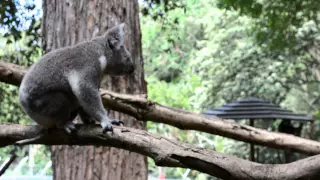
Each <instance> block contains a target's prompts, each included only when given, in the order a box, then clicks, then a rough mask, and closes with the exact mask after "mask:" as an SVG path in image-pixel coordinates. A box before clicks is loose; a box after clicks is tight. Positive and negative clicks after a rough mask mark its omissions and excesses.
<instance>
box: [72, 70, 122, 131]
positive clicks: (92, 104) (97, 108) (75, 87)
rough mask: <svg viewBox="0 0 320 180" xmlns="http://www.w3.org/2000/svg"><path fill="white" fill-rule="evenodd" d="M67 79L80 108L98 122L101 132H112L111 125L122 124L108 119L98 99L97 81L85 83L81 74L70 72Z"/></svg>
mask: <svg viewBox="0 0 320 180" xmlns="http://www.w3.org/2000/svg"><path fill="white" fill-rule="evenodd" d="M86 78H89V77H86ZM68 79H69V83H70V86H71V89H72V91H73V93H74V95H75V96H76V97H77V99H78V102H79V104H80V106H81V108H82V109H83V110H84V112H85V113H86V114H87V115H88V116H90V117H91V118H93V119H95V120H97V121H99V122H100V124H101V126H102V128H103V132H106V131H113V128H112V124H114V125H120V124H121V123H122V122H121V121H119V120H111V119H109V118H108V114H107V112H106V110H105V109H104V107H103V104H102V100H101V97H100V93H99V84H98V81H96V82H94V81H85V80H83V78H82V75H81V73H78V72H72V73H71V74H70V75H69V77H68ZM92 79H94V78H92Z"/></svg>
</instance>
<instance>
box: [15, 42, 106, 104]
mask: <svg viewBox="0 0 320 180" xmlns="http://www.w3.org/2000/svg"><path fill="white" fill-rule="evenodd" d="M94 52H95V50H94V49H93V48H91V49H90V42H86V43H82V44H80V45H77V46H70V47H66V48H62V49H57V50H53V51H51V52H49V53H47V54H45V55H44V56H42V57H41V58H40V59H39V61H38V62H37V63H35V64H34V65H32V66H31V67H30V69H29V71H28V72H27V74H26V75H25V77H24V78H23V80H22V83H21V87H20V94H21V95H23V96H25V98H28V99H32V98H33V97H36V96H39V95H42V94H43V93H46V92H49V91H61V92H65V93H71V88H70V85H69V82H68V79H67V75H68V73H70V72H71V71H74V70H75V71H83V73H85V70H86V69H89V70H88V71H97V70H98V69H99V68H100V67H99V61H97V60H94V59H95V56H98V55H95V53H94ZM90 57H92V58H90ZM90 69H93V70H90Z"/></svg>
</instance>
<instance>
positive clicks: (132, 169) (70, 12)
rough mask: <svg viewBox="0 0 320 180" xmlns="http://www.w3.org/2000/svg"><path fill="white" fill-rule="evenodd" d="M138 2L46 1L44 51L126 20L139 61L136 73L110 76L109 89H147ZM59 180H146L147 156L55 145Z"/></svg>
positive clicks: (129, 40)
mask: <svg viewBox="0 0 320 180" xmlns="http://www.w3.org/2000/svg"><path fill="white" fill-rule="evenodd" d="M138 13H139V12H138V3H137V1H135V0H134V1H133V0H66V1H51V0H44V1H43V22H42V23H43V24H42V32H43V44H44V50H45V52H49V51H51V50H53V49H57V48H62V47H64V46H69V45H74V44H76V43H79V42H81V41H84V40H89V39H91V38H92V37H94V36H96V35H97V34H98V33H103V32H105V31H106V30H107V29H108V28H110V27H112V26H114V25H116V24H119V23H120V22H125V23H126V29H125V31H126V39H125V43H126V47H127V48H128V50H129V52H130V53H131V55H132V58H133V60H134V63H135V65H136V71H135V73H134V75H131V76H126V77H120V78H118V77H113V78H112V77H108V78H107V81H106V84H105V85H104V86H103V87H104V88H107V89H110V90H112V91H116V92H121V93H146V87H145V84H144V80H143V77H144V76H143V61H142V56H141V34H140V24H139V15H138ZM109 115H110V117H111V118H116V119H119V120H123V121H124V122H125V124H126V126H131V127H135V128H142V129H144V128H145V123H144V122H142V121H136V120H135V119H134V118H132V117H129V116H127V115H123V114H120V113H116V112H109ZM51 153H52V162H53V168H54V171H53V172H54V179H56V180H60V179H61V180H62V179H63V180H64V179H68V180H78V179H90V180H91V179H110V180H127V179H128V178H129V179H137V180H140V179H141V180H145V179H147V161H146V158H145V157H144V156H141V155H138V154H135V153H131V152H128V151H124V150H119V149H115V148H109V147H95V146H88V147H84V146H53V147H52V148H51Z"/></svg>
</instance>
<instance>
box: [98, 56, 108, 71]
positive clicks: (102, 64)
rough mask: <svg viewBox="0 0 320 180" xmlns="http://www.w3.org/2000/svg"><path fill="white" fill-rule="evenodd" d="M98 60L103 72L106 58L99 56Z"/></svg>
mask: <svg viewBox="0 0 320 180" xmlns="http://www.w3.org/2000/svg"><path fill="white" fill-rule="evenodd" d="M99 62H100V67H101V72H103V71H104V70H105V69H106V67H107V59H106V56H103V55H102V56H100V57H99Z"/></svg>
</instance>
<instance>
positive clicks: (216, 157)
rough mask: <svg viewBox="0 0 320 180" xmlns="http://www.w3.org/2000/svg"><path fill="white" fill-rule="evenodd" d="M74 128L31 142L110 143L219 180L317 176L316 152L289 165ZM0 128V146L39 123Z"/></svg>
mask: <svg viewBox="0 0 320 180" xmlns="http://www.w3.org/2000/svg"><path fill="white" fill-rule="evenodd" d="M76 128H77V132H76V134H73V135H68V134H66V133H65V132H64V131H56V132H52V134H49V135H44V136H43V137H42V138H40V139H39V140H37V141H36V142H35V144H45V145H103V146H112V147H116V148H121V149H125V150H129V151H133V152H136V153H139V154H142V155H145V156H149V157H151V158H152V159H153V160H154V161H155V162H156V164H157V165H158V166H167V167H183V168H191V169H195V170H198V171H201V172H204V173H207V174H210V175H212V176H216V177H219V178H222V179H241V180H253V179H254V180H257V179H261V180H262V179H263V180H274V179H286V180H291V179H292V180H293V179H318V178H320V174H319V172H320V155H317V156H313V157H309V158H306V159H303V160H299V161H296V162H293V163H290V164H281V165H263V164H259V163H253V162H250V161H247V160H243V159H240V158H237V157H233V156H230V155H226V154H222V153H218V152H215V151H214V150H211V149H203V148H198V147H194V146H191V145H188V144H185V143H181V142H178V141H176V140H172V139H168V138H165V137H161V136H156V135H152V134H151V133H148V132H146V131H143V130H138V129H133V128H128V127H115V128H114V132H113V133H111V132H108V133H106V134H103V133H102V130H101V127H100V126H99V125H77V126H76ZM0 129H1V131H0V146H6V145H10V144H13V143H15V142H16V141H19V140H23V139H28V138H31V137H34V136H36V135H37V133H38V132H39V131H40V128H39V126H22V125H16V124H11V125H0Z"/></svg>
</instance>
